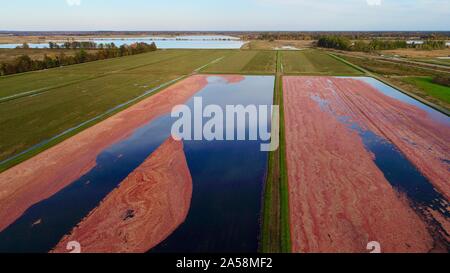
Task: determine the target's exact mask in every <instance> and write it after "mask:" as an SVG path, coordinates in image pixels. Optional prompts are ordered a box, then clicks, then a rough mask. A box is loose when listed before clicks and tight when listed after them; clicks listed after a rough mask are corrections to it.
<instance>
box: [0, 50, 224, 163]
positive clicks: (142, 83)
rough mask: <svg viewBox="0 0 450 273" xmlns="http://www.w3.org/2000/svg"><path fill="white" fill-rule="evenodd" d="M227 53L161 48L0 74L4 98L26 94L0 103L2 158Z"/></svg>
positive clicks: (0, 157) (0, 152)
mask: <svg viewBox="0 0 450 273" xmlns="http://www.w3.org/2000/svg"><path fill="white" fill-rule="evenodd" d="M226 54H227V52H224V51H220V50H198V51H193V50H192V51H188V50H181V51H170V50H168V51H158V52H152V53H147V54H142V55H136V56H132V57H124V58H120V59H114V60H107V61H100V62H93V63H86V64H82V65H75V66H70V67H65V68H59V69H51V70H47V71H40V72H31V73H25V74H20V75H14V76H7V77H2V78H0V90H2V97H5V96H8V95H15V94H23V93H26V96H23V97H19V98H15V99H11V100H8V101H4V102H0V127H1V128H2V130H1V132H0V139H1V141H0V161H1V160H4V159H6V158H9V157H11V156H12V155H15V154H17V153H19V152H22V151H24V150H26V149H28V148H30V147H32V146H33V145H36V144H38V143H40V142H42V141H44V140H47V139H49V138H51V137H53V136H55V135H57V134H59V133H61V132H64V131H65V130H67V129H69V128H71V127H73V126H76V125H78V124H80V123H82V122H85V121H86V120H89V119H91V118H93V117H96V116H97V115H100V114H102V113H104V112H105V111H107V110H109V109H111V108H113V107H115V106H117V105H119V104H121V103H124V102H126V101H128V100H131V99H133V98H135V97H137V96H139V95H141V94H143V93H144V92H145V91H147V90H149V89H152V88H155V87H157V86H159V85H161V84H163V83H165V82H168V81H170V80H173V79H176V78H178V77H180V76H183V75H187V74H190V73H192V72H193V71H194V70H195V69H197V68H199V67H202V66H204V65H206V64H208V63H210V62H212V61H214V60H216V59H218V58H221V57H223V56H224V55H226ZM39 89H42V90H45V91H39V92H37V91H34V92H35V93H31V94H30V93H29V92H30V91H33V90H39Z"/></svg>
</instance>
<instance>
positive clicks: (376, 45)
mask: <svg viewBox="0 0 450 273" xmlns="http://www.w3.org/2000/svg"><path fill="white" fill-rule="evenodd" d="M317 46H319V47H324V48H334V49H340V50H348V51H365V52H370V51H376V50H393V49H399V48H416V49H426V50H433V49H445V48H446V47H447V45H446V42H445V41H436V40H426V41H424V42H423V43H407V42H406V41H404V40H378V39H374V40H371V41H369V42H367V41H356V42H352V41H351V40H350V39H348V38H346V37H343V36H322V37H320V38H319V40H318V41H317Z"/></svg>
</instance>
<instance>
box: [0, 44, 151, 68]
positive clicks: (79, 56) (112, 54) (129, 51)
mask: <svg viewBox="0 0 450 273" xmlns="http://www.w3.org/2000/svg"><path fill="white" fill-rule="evenodd" d="M156 50H157V47H156V44H155V43H152V44H146V43H136V44H132V45H122V46H120V47H116V46H115V45H114V44H110V45H109V46H108V47H106V48H99V49H98V50H97V51H96V52H95V53H88V52H87V51H86V50H85V49H84V48H82V49H80V50H79V51H78V52H76V53H75V55H73V56H70V55H66V54H64V53H61V54H59V55H58V56H56V57H53V58H52V57H49V56H47V55H44V58H43V59H42V60H33V59H31V58H30V56H28V55H22V56H20V57H17V58H16V59H15V60H14V61H12V62H7V63H5V62H3V63H0V75H1V76H3V75H11V74H16V73H23V72H28V71H36V70H42V69H48V68H54V67H60V66H67V65H73V64H80V63H86V62H92V61H98V60H105V59H110V58H116V57H122V56H129V55H136V54H141V53H146V52H151V51H156Z"/></svg>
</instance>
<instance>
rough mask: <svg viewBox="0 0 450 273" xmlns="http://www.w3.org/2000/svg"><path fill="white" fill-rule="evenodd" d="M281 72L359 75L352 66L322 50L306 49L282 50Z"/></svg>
mask: <svg viewBox="0 0 450 273" xmlns="http://www.w3.org/2000/svg"><path fill="white" fill-rule="evenodd" d="M282 63H283V68H282V69H283V73H285V74H304V75H334V76H338V75H348V76H354V75H361V74H362V73H361V72H360V71H358V70H356V69H354V68H353V67H351V66H349V65H347V64H345V63H343V62H341V61H339V60H336V59H335V58H333V57H331V56H329V55H328V54H326V53H325V52H323V51H319V50H314V49H308V50H302V51H283V52H282Z"/></svg>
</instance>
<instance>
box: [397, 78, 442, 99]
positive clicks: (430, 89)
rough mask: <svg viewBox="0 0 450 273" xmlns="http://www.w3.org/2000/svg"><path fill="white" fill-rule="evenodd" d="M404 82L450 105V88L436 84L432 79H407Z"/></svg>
mask: <svg viewBox="0 0 450 273" xmlns="http://www.w3.org/2000/svg"><path fill="white" fill-rule="evenodd" d="M402 80H403V81H404V82H406V83H409V84H412V85H415V86H417V87H418V88H419V89H421V90H422V91H424V92H425V93H426V94H428V95H430V96H431V97H434V98H436V99H439V100H442V101H444V102H446V103H448V104H450V87H448V86H444V85H440V84H437V83H434V82H433V78H432V77H407V78H402Z"/></svg>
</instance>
